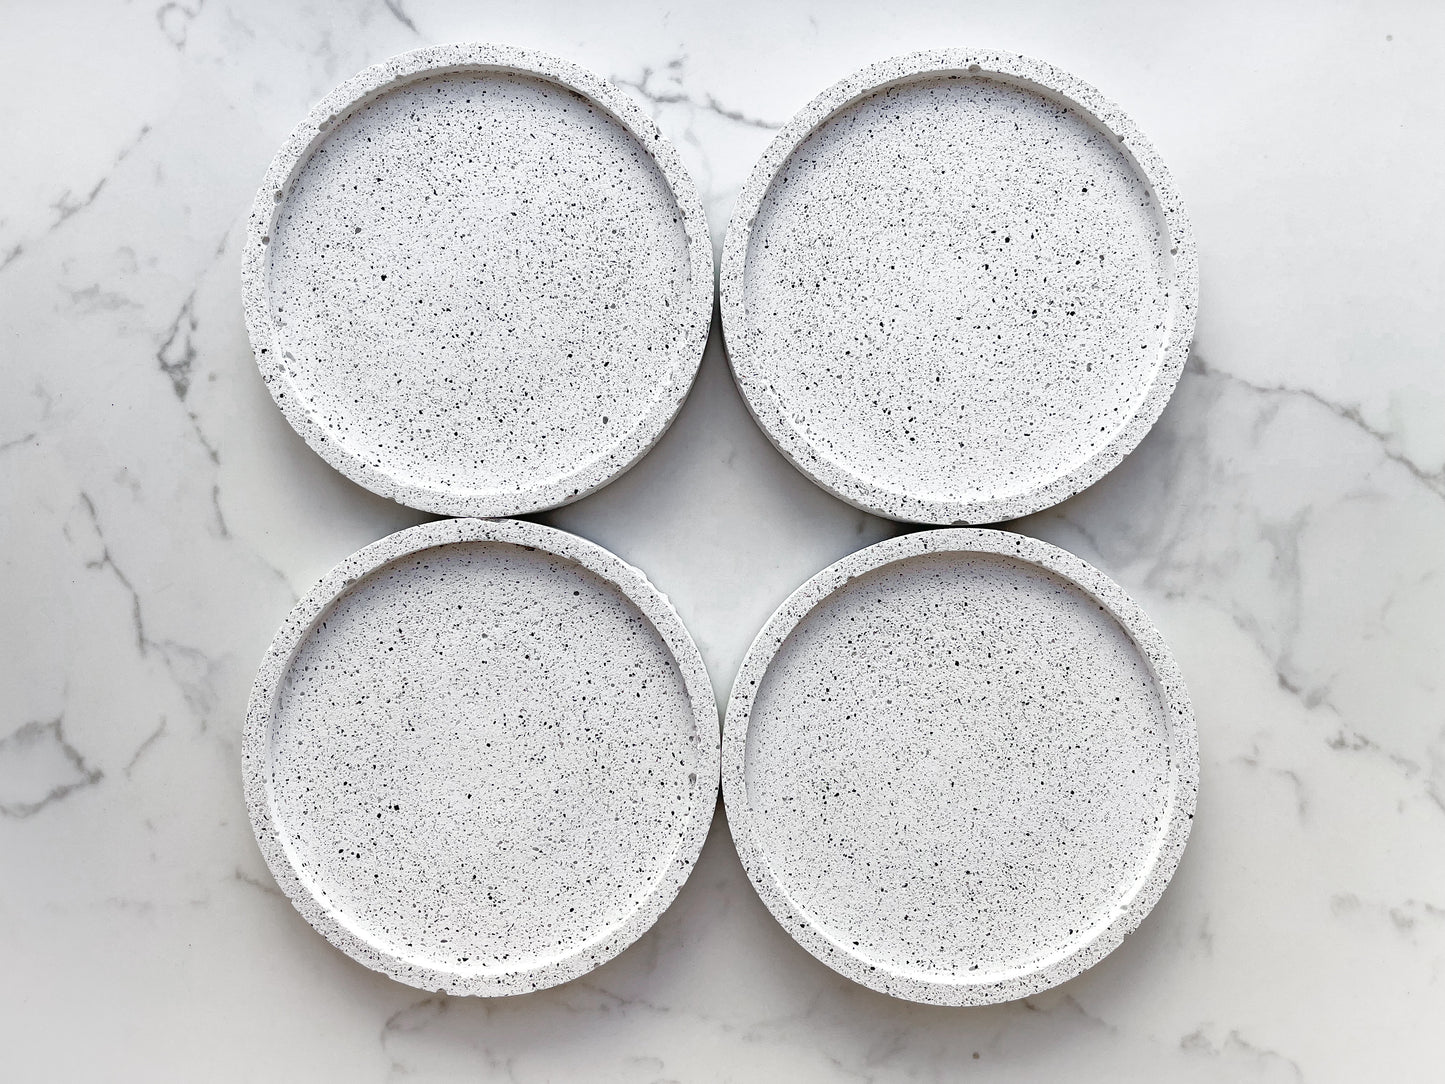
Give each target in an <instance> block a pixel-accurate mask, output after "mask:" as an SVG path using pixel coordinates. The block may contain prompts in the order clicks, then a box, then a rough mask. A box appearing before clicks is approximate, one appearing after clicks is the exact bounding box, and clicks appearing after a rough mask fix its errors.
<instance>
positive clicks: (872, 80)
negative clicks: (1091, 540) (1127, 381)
mask: <svg viewBox="0 0 1445 1084" xmlns="http://www.w3.org/2000/svg"><path fill="white" fill-rule="evenodd" d="M948 74H957V75H964V76H970V77H979V76H982V77H996V78H998V79H999V80H1000V81H1002V82H1005V83H1009V84H1012V85H1014V86H1018V87H1021V88H1023V89H1025V90H1030V91H1033V92H1034V93H1037V94H1041V95H1042V96H1044V97H1047V98H1051V99H1054V100H1056V101H1060V102H1062V103H1063V104H1064V105H1067V106H1069V107H1072V108H1073V109H1075V110H1077V111H1078V112H1080V113H1082V114H1083V115H1084V116H1085V117H1086V118H1087V119H1088V120H1090V121H1091V122H1092V123H1093V124H1094V125H1095V126H1097V127H1098V128H1100V129H1101V130H1102V131H1103V132H1104V133H1105V134H1106V135H1108V136H1109V137H1110V138H1111V139H1112V140H1113V141H1114V143H1115V145H1116V146H1117V147H1118V148H1119V149H1120V150H1122V151H1123V152H1124V155H1125V157H1126V158H1127V159H1128V160H1129V162H1130V164H1131V165H1132V166H1133V167H1134V169H1135V170H1136V171H1137V172H1138V174H1139V175H1140V176H1141V177H1142V179H1143V180H1144V181H1145V183H1146V184H1148V185H1149V187H1150V188H1151V189H1152V190H1153V192H1154V196H1155V199H1156V200H1157V202H1158V205H1159V209H1160V213H1161V214H1162V216H1163V219H1164V226H1165V229H1166V230H1167V231H1168V235H1169V238H1168V240H1169V244H1170V247H1171V252H1170V253H1169V255H1170V256H1172V257H1173V260H1174V274H1173V280H1172V284H1171V289H1170V295H1171V299H1172V305H1171V317H1172V321H1171V325H1170V329H1169V337H1168V339H1167V341H1166V342H1165V343H1164V346H1163V349H1162V350H1161V351H1160V354H1161V359H1162V360H1161V362H1160V365H1159V368H1158V370H1157V372H1156V374H1155V377H1154V380H1153V382H1152V383H1151V384H1150V385H1149V387H1148V388H1147V389H1146V391H1145V394H1144V398H1143V399H1142V400H1141V402H1140V404H1139V407H1138V409H1137V410H1136V411H1135V412H1134V414H1133V416H1132V417H1131V418H1130V419H1129V420H1128V422H1126V423H1125V424H1124V426H1122V427H1121V428H1120V429H1118V430H1117V431H1116V432H1115V433H1114V435H1113V437H1111V438H1110V440H1109V442H1108V443H1107V444H1106V445H1104V447H1102V448H1100V449H1099V450H1098V451H1097V452H1095V453H1094V454H1093V455H1091V456H1089V457H1088V458H1087V459H1085V460H1084V461H1083V462H1082V463H1080V464H1078V465H1077V466H1075V467H1073V468H1072V469H1070V470H1068V471H1066V472H1064V473H1062V474H1057V475H1055V476H1054V477H1053V478H1052V479H1050V480H1049V481H1048V482H1046V483H1045V484H1043V485H1040V486H1035V487H1033V488H1031V489H1029V490H1027V491H1025V492H1022V493H1013V494H1005V495H1002V496H997V497H986V498H981V499H977V500H938V499H934V498H930V497H919V496H913V495H910V494H908V493H904V492H900V491H898V490H895V489H891V488H885V487H881V486H878V485H875V484H874V483H873V482H871V481H870V480H868V479H867V478H866V477H864V476H861V475H858V474H857V473H855V472H854V471H853V470H852V469H851V468H848V467H844V466H842V465H841V464H840V463H839V462H838V461H836V460H834V459H830V458H825V457H824V456H822V455H820V454H819V450H818V449H817V448H816V447H815V446H814V445H813V444H812V443H811V442H810V441H809V440H808V439H807V438H806V437H804V436H802V435H801V434H799V433H798V432H797V431H796V429H795V428H794V427H793V425H792V423H791V422H790V421H789V419H788V417H787V412H786V411H784V410H783V409H782V408H781V405H780V404H779V403H778V399H777V396H776V394H775V393H774V392H773V391H772V389H771V387H770V386H769V382H768V379H767V376H766V373H764V372H762V371H761V368H760V365H759V360H758V358H757V356H756V354H755V352H754V350H753V349H752V345H751V343H750V342H749V338H750V336H749V334H748V324H747V317H746V305H745V301H744V289H743V287H744V282H745V273H746V265H747V252H748V246H749V242H750V240H751V238H752V232H753V225H754V223H755V221H756V219H757V215H758V212H759V210H760V209H761V207H762V203H763V200H764V199H765V198H766V196H767V193H768V191H769V189H770V188H771V187H772V184H773V181H774V179H775V178H776V176H777V173H778V171H779V170H780V169H781V168H782V167H783V165H784V164H785V163H786V162H787V161H788V159H789V158H791V157H792V155H793V152H794V151H796V150H797V149H798V146H799V145H800V144H801V143H802V142H803V141H804V140H805V139H807V138H808V137H809V136H810V135H812V134H813V132H815V131H817V130H818V129H819V128H821V127H822V126H823V125H824V124H826V123H827V122H828V121H829V120H830V119H832V118H833V117H834V116H835V115H837V114H838V113H840V112H842V111H843V110H844V109H847V108H849V107H851V106H853V105H856V104H857V103H858V102H860V101H862V100H863V99H864V98H867V97H869V96H870V95H872V94H875V93H877V92H879V91H882V90H886V89H888V88H889V87H893V86H899V85H902V84H906V83H912V82H916V81H918V80H920V79H927V78H930V77H933V76H940V75H948ZM718 295H719V307H720V309H721V316H722V321H721V323H722V333H723V346H724V349H725V351H726V353H727V357H728V363H729V365H730V367H731V369H732V373H733V379H734V380H735V381H736V382H737V385H738V388H739V390H740V391H741V392H742V398H743V402H744V403H746V404H747V407H748V410H749V412H750V413H751V414H752V416H753V418H754V420H755V421H756V422H757V424H758V428H760V429H761V430H762V431H763V432H764V433H765V434H766V435H767V437H768V439H769V440H770V441H772V443H773V445H774V447H776V448H777V449H778V451H780V452H781V453H782V454H783V456H784V457H785V458H786V459H787V460H788V461H789V462H790V463H792V465H793V466H794V467H796V468H797V469H798V470H799V471H800V472H802V473H803V474H804V475H806V476H807V477H808V478H809V479H811V480H812V481H813V482H814V483H815V484H817V485H818V486H820V487H821V488H823V489H825V490H827V491H828V492H829V493H831V494H833V496H835V497H837V498H839V499H840V500H843V501H847V502H848V503H849V504H851V505H853V506H854V507H855V508H861V509H862V510H863V511H865V512H871V513H873V514H874V515H879V516H884V517H886V518H889V519H899V520H904V521H912V522H916V523H929V524H943V525H950V524H951V525H955V526H963V525H965V524H978V523H998V522H1002V521H1004V520H1009V519H1016V518H1018V517H1020V516H1026V515H1029V514H1031V513H1033V512H1038V511H1041V510H1043V509H1045V508H1049V507H1052V506H1053V505H1055V504H1058V503H1059V502H1060V501H1063V500H1067V499H1068V498H1069V497H1072V496H1074V494H1076V493H1079V492H1080V491H1082V490H1084V489H1087V488H1088V487H1089V486H1091V485H1093V484H1094V483H1095V482H1097V481H1098V480H1099V479H1101V478H1103V477H1104V475H1106V474H1108V473H1109V471H1111V470H1113V469H1114V468H1115V467H1116V466H1118V465H1119V463H1120V462H1121V461H1122V460H1123V459H1124V457H1125V456H1126V455H1128V454H1129V453H1130V452H1132V451H1133V450H1134V449H1135V448H1136V447H1137V446H1138V444H1139V442H1140V441H1141V440H1143V439H1144V435H1145V434H1146V433H1148V432H1149V430H1150V429H1151V428H1152V427H1153V426H1154V423H1155V422H1156V421H1158V420H1159V415H1160V414H1161V413H1162V412H1163V410H1164V406H1165V404H1167V403H1168V402H1169V397H1170V396H1171V395H1172V394H1173V393H1174V387H1175V385H1176V384H1178V382H1179V377H1180V374H1181V373H1182V372H1183V371H1184V364H1185V362H1186V361H1187V360H1188V358H1189V348H1190V345H1191V343H1192V342H1193V339H1194V320H1195V313H1196V311H1197V309H1198V305H1199V265H1198V253H1197V250H1196V248H1195V242H1194V231H1193V228H1192V227H1191V225H1190V222H1189V215H1188V213H1187V212H1186V211H1185V208H1184V203H1183V200H1182V199H1181V198H1180V195H1179V192H1178V190H1177V189H1176V188H1175V186H1174V180H1173V178H1172V176H1171V175H1170V173H1169V170H1168V168H1167V167H1166V166H1165V165H1164V162H1163V161H1162V160H1161V159H1160V157H1159V155H1158V154H1157V153H1156V152H1155V150H1154V148H1153V145H1152V144H1150V142H1149V141H1148V139H1146V138H1145V137H1144V134H1143V133H1142V132H1141V131H1140V130H1139V129H1138V128H1137V127H1136V126H1135V124H1134V122H1133V121H1132V120H1130V119H1129V117H1128V116H1127V115H1126V114H1125V113H1124V112H1123V111H1122V110H1121V109H1119V107H1118V106H1116V105H1114V104H1113V103H1112V102H1110V101H1109V100H1108V99H1106V98H1105V97H1104V96H1103V95H1102V94H1100V93H1099V91H1098V90H1096V89H1095V88H1094V87H1092V86H1091V85H1089V84H1088V83H1085V82H1083V81H1082V80H1080V79H1078V78H1076V77H1075V76H1073V75H1070V74H1069V73H1068V72H1065V71H1063V70H1062V69H1060V68H1056V67H1054V66H1053V65H1052V64H1048V63H1046V62H1044V61H1042V60H1035V59H1033V58H1032V57H1026V56H1019V55H1017V54H1014V53H1007V52H1001V51H998V50H981V49H937V50H928V51H924V52H916V53H908V54H905V55H902V56H896V57H892V58H890V59H888V60H883V61H880V62H879V63H877V64H873V65H870V66H869V67H866V68H863V69H861V70H859V71H857V72H854V73H853V74H852V75H850V76H848V77H847V78H845V79H843V80H841V81H840V82H837V83H835V84H833V85H832V86H831V87H829V88H828V89H827V90H825V91H823V93H822V94H820V95H818V96H817V97H816V98H814V99H813V100H812V101H811V102H809V103H808V104H807V105H806V106H804V107H803V108H802V109H801V110H800V111H799V112H798V113H797V114H795V115H794V116H793V118H792V119H791V120H789V121H788V123H787V124H785V125H784V126H783V128H782V129H781V130H780V131H779V132H778V134H777V136H776V137H774V139H773V141H772V143H770V144H769V145H768V149H767V150H766V151H765V152H763V156H762V157H761V158H759V159H758V161H757V164H756V165H754V166H753V171H752V173H751V175H750V176H749V177H748V181H747V183H746V184H745V185H744V186H743V189H742V191H741V192H740V193H739V195H738V198H737V202H736V203H735V204H734V207H733V214H732V217H731V219H730V220H729V221H728V227H727V234H726V236H725V238H724V240H723V255H722V266H721V272H720V281H719V286H718ZM820 467H821V468H822V471H821V472H820V470H819V468H820ZM820 473H823V474H833V475H834V476H835V480H832V481H830V480H828V479H827V478H826V477H820Z"/></svg>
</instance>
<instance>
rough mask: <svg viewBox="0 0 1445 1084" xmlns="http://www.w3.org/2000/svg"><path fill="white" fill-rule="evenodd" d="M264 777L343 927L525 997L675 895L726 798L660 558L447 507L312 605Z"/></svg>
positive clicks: (628, 932) (366, 557)
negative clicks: (644, 563) (651, 563)
mask: <svg viewBox="0 0 1445 1084" xmlns="http://www.w3.org/2000/svg"><path fill="white" fill-rule="evenodd" d="M243 774H244V782H245V791H246V801H247V805H248V807H249V809H250V813H251V822H252V826H253V827H254V829H255V832H256V838H257V840H258V841H259V843H260V846H261V851H262V853H263V854H264V855H265V857H266V862H267V864H268V865H269V866H270V867H271V872H272V873H273V874H274V875H275V877H276V881H277V883H278V884H280V886H281V888H282V889H283V890H284V891H285V892H286V895H287V896H289V897H290V898H291V902H292V903H293V904H295V906H296V909H297V910H298V911H300V912H301V914H302V915H303V916H304V917H305V918H306V920H307V921H308V922H310V923H311V925H312V926H314V927H315V928H316V929H317V930H319V931H320V932H321V933H322V934H323V935H324V936H325V937H326V938H327V939H328V940H329V941H331V942H332V944H334V945H336V946H337V947H338V948H340V949H342V950H343V951H344V952H346V953H347V954H348V955H349V956H352V957H353V958H355V959H357V960H359V961H361V962H362V963H364V964H366V965H367V966H369V967H373V968H376V969H377V970H378V971H383V972H385V973H386V974H388V975H391V976H392V977H393V978H396V979H400V980H401V981H402V982H406V983H410V984H411V985H413V986H418V987H421V988H423V989H427V990H444V991H447V992H450V993H463V994H515V993H525V992H526V991H529V990H536V989H539V988H541V987H545V986H551V985H554V984H556V983H559V982H564V981H566V980H568V979H571V978H575V977H577V976H578V975H581V974H583V973H585V972H587V971H589V970H591V969H592V968H593V967H596V966H597V965H598V964H600V963H603V962H604V961H606V960H608V959H610V958H611V957H613V956H615V955H616V954H617V953H619V952H621V951H622V950H623V949H624V948H626V947H627V946H628V945H629V944H631V943H632V942H633V941H634V940H636V938H637V937H638V936H639V935H641V934H642V933H643V931H645V930H646V929H647V928H648V927H649V926H651V925H652V923H653V922H654V921H655V920H656V918H657V917H658V915H660V914H661V913H662V911H663V910H664V908H666V907H667V905H668V904H669V903H670V902H671V901H672V899H673V897H674V896H675V895H676V894H677V891H678V888H679V887H680V886H681V885H682V882H683V881H684V880H685V879H686V878H687V875H688V873H689V871H690V870H691V869H692V866H693V863H694V862H695V861H696V859H697V855H698V852H699V850H700V849H701V847H702V843H703V839H704V837H705V836H706V834H707V829H708V825H709V823H710V822H711V820H712V814H713V809H714V806H715V804H716V801H717V785H718V720H717V705H716V702H715V701H714V699H713V693H712V688H711V686H710V685H709V683H708V679H707V674H706V672H705V671H704V669H703V662H702V658H701V656H700V655H699V654H698V652H697V648H696V647H695V646H694V645H693V642H692V640H691V639H690V638H689V637H688V634H687V631H686V630H685V629H684V628H683V626H682V622H681V621H680V620H679V619H678V617H677V614H676V613H675V612H674V611H673V609H672V607H671V606H670V605H669V604H668V601H667V599H666V598H665V597H663V595H661V594H660V593H659V592H658V591H657V589H656V588H654V587H653V586H652V585H651V584H650V583H649V582H648V581H647V579H646V578H645V577H644V576H643V575H642V573H641V572H639V571H638V570H637V569H635V568H633V567H632V566H630V565H628V564H626V563H624V562H623V561H621V560H620V559H619V558H617V557H615V556H613V555H612V554H611V553H609V552H607V551H606V550H604V549H602V548H601V547H599V546H595V545H593V544H592V543H590V542H587V541H584V540H583V539H581V538H578V537H576V536H575V535H570V534H567V533H565V532H563V531H558V530H554V529H552V528H550V527H543V526H540V525H538V524H534V523H524V522H517V521H512V520H499V521H490V522H489V521H482V520H443V521H440V522H436V523H428V524H424V525H422V526H420V527H414V528H412V529H410V530H406V531H401V532H399V533H397V534H394V535H391V536H390V537H388V538H384V539H382V540H381V541H380V542H377V543H375V544H373V545H370V546H367V547H366V548H365V549H363V550H361V551H360V552H358V553H357V554H355V555H354V556H353V557H351V558H349V559H348V560H346V561H344V562H343V563H342V564H340V565H338V566H337V567H336V568H335V569H334V570H332V572H331V573H330V574H329V575H327V576H326V577H325V578H324V579H323V580H322V581H321V582H320V583H319V584H317V585H316V587H315V588H313V589H312V591H311V592H310V593H309V594H307V596H306V597H305V598H304V599H302V600H301V602H300V603H299V604H298V605H297V606H296V608H295V609H294V610H293V611H292V612H291V615H290V617H289V618H287V620H286V623H285V624H284V625H283V626H282V627H281V629H280V631H279V632H278V633H277V634H276V638H275V641H274V642H273V643H272V645H271V649H270V651H269V652H268V653H267V655H266V658H265V661H264V662H263V663H262V665H261V670H260V673H259V675H258V676H257V678H256V684H255V687H254V688H253V690H252V694H251V703H250V708H249V711H248V714H247V719H246V730H245V739H244V744H243Z"/></svg>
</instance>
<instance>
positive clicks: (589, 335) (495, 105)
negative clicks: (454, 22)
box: [243, 45, 713, 516]
mask: <svg viewBox="0 0 1445 1084" xmlns="http://www.w3.org/2000/svg"><path fill="white" fill-rule="evenodd" d="M243 286H244V293H245V308H246V323H247V326H248V328H249V329H250V333H251V343H252V346H253V347H254V349H255V352H256V359H257V362H258V364H259V365H260V368H261V373H262V375H263V376H264V377H265V380H266V385H267V387H268V388H269V389H270V390H271V394H272V395H273V396H274V397H275V399H276V402H277V403H278V404H279V405H280V407H281V409H282V410H283V411H284V412H285V414H286V417H287V419H288V420H289V421H290V422H291V425H292V426H293V427H294V428H295V429H296V431H297V432H299V433H300V434H301V435H302V436H303V437H305V439H306V442H307V443H308V444H310V445H311V447H312V448H314V449H315V450H316V451H317V452H319V453H320V454H321V455H322V456H324V457H325V458H326V460H327V461H328V462H329V463H330V464H331V465H332V466H334V467H336V469H338V470H340V471H342V472H343V473H344V474H346V475H347V477H349V478H351V479H352V480H353V481H355V482H358V483H359V484H361V485H363V486H366V487H367V488H368V489H371V490H373V491H374V492H376V493H380V494H382V495H383V496H386V497H390V498H392V499H394V500H397V501H399V502H401V503H403V504H407V505H411V506H413V507H415V508H424V509H427V510H429V511H432V512H440V513H443V514H446V515H470V516H500V515H513V514H516V513H520V512H529V511H535V510H537V509H541V508H550V507H553V506H555V505H559V504H565V503H567V502H568V501H571V500H575V499H576V498H578V497H581V496H584V495H586V494H587V493H589V492H591V491H592V490H595V489H597V488H598V487H599V486H602V485H605V484H606V483H607V482H609V481H611V480H612V479H613V478H615V477H616V476H617V475H619V474H621V473H622V472H623V471H625V470H626V469H627V468H628V467H629V466H631V465H632V464H633V463H634V462H636V461H637V460H638V459H639V458H640V457H641V456H642V455H643V454H644V453H645V452H646V451H647V450H648V449H649V448H651V447H652V445H653V444H655V443H656V442H657V440H658V438H659V437H660V436H661V435H662V433H663V431H664V430H665V429H666V428H667V426H668V424H669V423H670V422H671V421H672V418H673V416H674V415H675V414H676V413H677V410H678V408H679V406H680V405H681V404H682V400H683V398H684V397H685V396H686V394H687V391H688V388H689V387H690V386H691V384H692V379H693V376H694V375H695V374H696V371H697V367H698V363H699V362H700V361H701V358H702V350H703V345H704V343H705V342H706V340H707V332H708V322H709V320H710V318H711V315H712V298H713V263H712V242H711V240H710V239H709V236H708V230H707V223H706V220H705V219H704V216H703V210H702V204H701V203H700V202H699V200H698V197H697V193H696V191H695V189H694V188H693V184H692V181H691V179H690V178H689V177H688V175H687V173H686V171H685V170H684V169H683V166H682V163H681V160H680V159H679V158H678V155H677V152H676V150H675V149H674V148H673V147H672V145H671V144H670V143H668V142H667V140H665V139H663V138H662V135H661V133H660V132H659V130H658V128H657V126H656V125H655V124H654V123H653V122H652V121H651V120H650V119H648V117H647V116H646V115H645V114H644V113H643V112H642V110H641V109H640V108H638V106H637V105H636V104H635V103H634V102H633V101H632V99H630V98H629V97H627V95H625V94H624V93H622V92H621V91H619V90H618V89H617V88H616V87H614V86H612V85H611V84H610V83H607V82H606V81H604V80H602V79H599V78H597V77H596V76H594V75H592V74H590V73H588V72H586V71H584V70H583V69H581V68H579V67H577V66H576V65H573V64H570V63H567V62H566V61H563V60H559V59H557V58H555V57H550V56H546V55H544V54H541V53H534V52H526V51H523V50H520V49H513V48H508V47H505V46H499V45H442V46H436V47H433V48H427V49H421V50H418V51H416V52H412V53H406V54H404V55H402V56H398V57H394V58H392V59H390V60H387V61H385V62H383V63H381V64H378V65H376V66H375V67H371V68H368V69H366V70H365V71H363V72H362V73H361V74H360V75H357V76H356V77H355V78H353V79H350V80H348V81H347V82H346V83H343V84H342V85H341V86H340V87H338V88H337V89H336V90H335V91H333V92H332V93H331V94H329V95H328V96H327V97H326V98H325V99H324V100H323V101H322V102H321V104H319V105H318V106H317V107H316V108H315V109H314V110H312V112H311V115H310V116H309V117H307V119H306V120H305V121H304V122H303V123H302V124H301V126H300V127H299V128H297V129H296V131H295V132H293V133H292V135H291V137H290V139H289V140H287V142H286V145H285V146H284V147H283V148H282V149H281V151H280V153H279V154H278V155H277V156H276V159H275V161H274V162H273V163H272V164H271V168H270V170H269V171H268V172H267V174H266V179H265V181H264V182H263V184H262V185H261V189H260V191H259V192H258V193H257V196H256V202H255V205H254V207H253V209H252V212H251V221H250V232H249V235H248V238H247V242H246V249H245V254H244V264H243Z"/></svg>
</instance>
